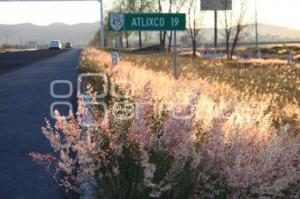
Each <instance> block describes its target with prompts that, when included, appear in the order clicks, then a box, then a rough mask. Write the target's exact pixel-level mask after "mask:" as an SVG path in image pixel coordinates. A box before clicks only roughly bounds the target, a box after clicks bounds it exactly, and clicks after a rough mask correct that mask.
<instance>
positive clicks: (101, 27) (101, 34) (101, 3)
mask: <svg viewBox="0 0 300 199" xmlns="http://www.w3.org/2000/svg"><path fill="white" fill-rule="evenodd" d="M99 3H100V40H99V41H100V48H104V37H105V35H104V20H103V0H99Z"/></svg>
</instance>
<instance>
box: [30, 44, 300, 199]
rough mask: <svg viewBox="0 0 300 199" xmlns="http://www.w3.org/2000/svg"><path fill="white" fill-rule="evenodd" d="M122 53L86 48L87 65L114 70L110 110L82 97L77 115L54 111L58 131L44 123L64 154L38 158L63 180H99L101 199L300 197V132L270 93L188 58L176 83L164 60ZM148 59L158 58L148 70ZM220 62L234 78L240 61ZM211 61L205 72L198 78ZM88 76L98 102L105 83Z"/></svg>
mask: <svg viewBox="0 0 300 199" xmlns="http://www.w3.org/2000/svg"><path fill="white" fill-rule="evenodd" d="M151 56H152V57H151ZM124 57H125V58H122V60H121V61H120V63H119V64H118V66H117V67H116V68H114V69H112V68H111V64H110V63H111V57H110V54H108V53H107V52H104V51H99V50H95V49H86V50H85V51H84V52H83V54H82V58H81V72H85V73H86V72H101V73H103V72H104V73H105V74H106V75H107V76H108V79H109V88H110V89H109V91H110V93H109V94H108V95H107V96H106V100H108V104H107V105H108V111H107V112H106V117H105V114H104V112H102V111H99V110H102V108H103V107H100V105H99V106H97V105H96V106H93V108H92V109H91V110H92V112H90V111H89V110H90V109H89V108H87V105H86V103H84V100H83V98H82V97H80V96H79V107H78V113H77V117H78V119H75V118H74V116H71V119H70V120H67V119H66V118H64V117H62V116H60V115H59V114H58V113H57V123H56V126H55V128H54V129H53V128H51V127H50V125H48V126H47V128H44V129H43V132H44V134H45V135H46V137H47V138H48V139H49V140H50V142H51V144H52V146H53V147H54V149H55V151H56V152H58V154H59V156H58V158H55V156H52V155H50V156H49V155H40V154H33V156H34V158H35V159H36V160H38V161H41V162H43V163H45V162H46V163H47V164H48V165H52V166H54V167H55V168H58V170H60V171H62V172H63V173H65V174H67V177H65V178H64V179H63V181H61V183H62V185H64V186H65V187H66V188H68V189H71V190H77V191H82V184H84V183H86V182H93V183H92V184H93V187H94V188H95V192H94V197H95V198H128V199H129V198H180V199H181V198H297V197H298V196H299V190H300V188H299V180H300V175H299V174H300V167H299V165H300V164H299V161H300V155H299V154H300V153H299V152H300V139H299V138H300V137H299V136H300V135H299V133H298V132H299V131H298V129H297V128H296V125H293V123H289V122H285V123H282V124H281V123H278V124H277V125H275V123H274V120H275V118H276V117H277V115H276V114H277V113H276V111H275V110H276V107H274V106H278V104H276V103H277V102H276V101H273V99H272V98H273V97H272V94H271V92H267V93H252V94H249V93H247V92H248V91H247V90H246V89H244V91H245V92H244V91H243V90H242V89H237V88H235V87H234V86H232V85H231V84H229V83H226V82H223V81H220V80H219V79H218V78H217V76H218V75H216V76H215V79H214V78H213V77H212V76H213V75H212V74H213V73H211V72H210V71H213V70H212V69H209V68H210V66H209V61H205V60H202V61H203V62H208V63H206V64H205V65H203V66H202V67H201V66H199V67H200V68H198V66H193V65H192V61H193V60H192V59H191V60H192V61H188V63H185V64H186V67H187V69H183V67H181V68H182V72H181V76H180V78H179V80H177V81H176V80H174V79H173V78H172V75H171V72H169V70H168V68H167V65H168V66H169V64H167V63H165V65H164V62H168V59H167V58H166V57H165V59H163V56H162V57H161V58H159V55H156V57H155V56H153V55H147V56H140V55H139V56H138V57H139V58H138V57H135V63H134V62H133V57H134V55H124ZM147 60H148V61H147ZM150 60H155V61H151V63H152V64H156V65H153V66H152V67H150ZM187 60H189V59H187ZM141 63H148V64H144V65H143V64H141ZM160 64H161V68H162V69H163V70H160V69H158V67H159V66H160ZM181 64H183V63H181ZM232 64H237V63H232ZM214 65H216V67H218V68H222V67H223V68H224V69H223V70H222V71H223V72H225V71H226V70H228V71H229V72H227V73H228V76H229V74H230V73H236V74H238V73H237V72H236V71H235V70H234V69H233V68H232V67H233V66H234V65H233V66H230V67H229V66H224V65H222V61H216V62H215V63H214ZM181 66H182V65H181ZM205 66H206V67H207V68H208V69H206V71H207V72H206V73H208V74H210V73H211V74H210V75H207V76H208V78H204V77H201V71H205V69H204V68H205ZM156 67H157V68H156ZM193 67H195V68H196V70H194V69H192V68H193ZM227 67H228V68H227ZM234 67H236V70H244V69H243V67H237V66H234ZM259 67H260V66H259ZM189 68H190V69H189ZM226 68H227V69H226ZM200 69H202V70H200ZM252 69H253V70H257V68H256V67H253V68H252ZM280 70H284V69H280ZM286 70H288V69H286ZM262 71H263V67H262V68H260V69H259V71H256V73H257V74H258V73H259V72H262ZM260 75H261V76H263V75H264V73H263V74H260ZM274 77H276V76H274ZM279 80H280V79H279ZM279 80H276V78H275V80H274V81H275V82H276V81H279ZM245 81H246V80H245ZM231 82H232V80H231ZM91 83H92V85H90V86H89V87H88V93H89V94H90V96H91V100H92V101H93V102H95V101H97V102H99V101H98V100H99V99H98V100H97V99H96V94H95V93H94V92H95V91H96V90H98V92H99V93H101V92H102V91H103V81H97V80H96V79H94V81H91ZM99 85H100V86H99ZM263 85H264V84H262V87H264V86H263ZM93 87H94V88H96V89H92V88H93ZM114 88H116V89H114ZM249 90H250V88H249ZM113 91H116V92H113ZM102 101H103V100H102ZM282 106H283V108H282V110H279V109H277V110H278V112H286V114H287V115H286V116H284V115H282V116H281V117H282V118H284V117H286V118H288V117H287V116H288V114H291V115H296V116H297V117H298V112H299V106H298V104H294V103H293V102H286V104H285V105H282ZM271 110H273V111H271ZM89 114H92V115H93V117H89V118H92V119H90V120H89V125H88V126H85V128H84V127H82V126H81V125H82V123H81V122H82V121H83V118H86V116H87V115H89ZM296 122H297V121H296V120H295V122H294V123H296Z"/></svg>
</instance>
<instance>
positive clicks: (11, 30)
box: [0, 22, 300, 46]
mask: <svg viewBox="0 0 300 199" xmlns="http://www.w3.org/2000/svg"><path fill="white" fill-rule="evenodd" d="M98 29H99V23H98V22H95V23H81V24H75V25H67V24H63V23H54V24H51V25H48V26H37V25H34V24H30V23H25V24H16V25H0V45H1V44H3V43H7V41H8V43H9V44H20V43H23V44H26V43H28V42H30V41H32V42H37V43H38V44H39V45H45V44H47V43H48V42H49V40H52V39H58V40H61V41H62V42H63V43H64V42H67V41H71V42H72V43H73V44H74V45H81V46H82V45H86V44H88V43H89V41H90V40H91V39H92V38H93V36H94V34H95V32H96V31H97V30H98ZM258 30H259V36H260V38H259V40H260V41H293V40H298V41H300V30H295V29H291V28H285V27H281V26H275V25H269V24H259V25H258ZM223 32H224V31H223V30H222V29H220V30H219V40H220V41H221V40H223V39H222V37H223V35H224V33H223ZM245 32H246V33H247V37H245V38H244V41H254V38H255V26H254V25H249V26H247V28H246V29H245ZM146 34H147V35H144V38H145V37H146V38H147V41H148V42H150V43H155V42H157V40H158V35H159V34H154V33H153V32H151V33H146ZM185 34H186V33H185V32H178V40H179V41H180V38H181V37H182V36H184V35H185ZM201 35H202V42H212V41H213V37H214V30H213V29H212V28H204V29H202V30H201ZM130 41H131V42H133V43H137V34H136V33H134V34H131V36H130Z"/></svg>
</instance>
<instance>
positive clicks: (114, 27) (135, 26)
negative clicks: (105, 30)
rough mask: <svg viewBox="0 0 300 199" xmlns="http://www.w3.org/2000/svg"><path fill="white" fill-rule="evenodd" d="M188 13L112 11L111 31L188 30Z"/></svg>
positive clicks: (110, 19)
mask: <svg viewBox="0 0 300 199" xmlns="http://www.w3.org/2000/svg"><path fill="white" fill-rule="evenodd" d="M185 25H186V15H185V14H181V13H179V14H173V13H137V14H136V13H110V14H109V30H110V31H164V30H166V31H167V30H170V31H171V30H174V31H175V30H176V31H184V30H186V27H185Z"/></svg>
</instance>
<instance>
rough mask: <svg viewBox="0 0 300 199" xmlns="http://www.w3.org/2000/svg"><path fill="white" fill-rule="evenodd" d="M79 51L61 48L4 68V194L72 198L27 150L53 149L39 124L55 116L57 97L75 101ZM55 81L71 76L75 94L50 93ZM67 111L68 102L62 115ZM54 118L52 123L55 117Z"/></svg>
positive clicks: (8, 198) (0, 141)
mask: <svg viewBox="0 0 300 199" xmlns="http://www.w3.org/2000/svg"><path fill="white" fill-rule="evenodd" d="M80 52H81V50H80V49H74V50H71V51H68V52H64V53H61V54H60V53H59V54H56V55H55V56H54V57H53V56H50V57H52V58H49V59H47V60H44V61H39V62H36V63H34V64H31V65H28V66H23V65H24V64H22V63H21V65H22V66H23V67H20V66H18V65H15V66H14V68H13V70H11V69H10V70H6V71H5V70H4V71H3V72H2V74H0V96H1V97H0V198H1V199H2V198H3V199H4V198H5V199H60V198H70V196H67V195H66V194H65V193H64V191H63V190H62V189H61V188H60V187H59V186H58V185H57V184H56V182H55V181H54V179H53V178H52V176H51V174H49V173H48V172H47V171H46V169H45V168H44V167H42V166H39V165H37V164H36V163H35V162H33V161H32V160H31V157H29V155H28V154H29V153H30V152H35V151H36V152H41V153H51V152H52V150H51V147H50V144H49V142H48V140H47V139H46V138H45V137H44V135H43V134H42V132H41V127H42V126H44V125H45V123H44V118H51V117H50V107H51V104H52V103H53V102H56V101H63V102H70V103H72V104H73V105H75V96H74V93H75V92H74V91H75V89H76V88H75V85H76V76H77V66H78V61H79V56H80ZM21 57H22V56H21ZM41 57H43V56H41ZM41 57H38V58H37V59H36V60H40V59H39V58H41ZM45 58H46V57H43V59H45ZM30 61H34V60H30ZM0 63H1V56H0ZM55 80H68V81H70V82H71V83H72V84H73V85H74V87H73V92H72V93H73V95H72V96H71V97H68V98H65V99H57V98H54V97H52V96H51V95H50V85H51V82H53V81H55ZM69 90H70V89H69V86H68V85H66V84H59V85H58V84H56V87H55V94H61V95H62V94H67V93H68V92H69ZM57 108H62V107H57ZM66 110H67V108H66V107H64V110H62V112H63V114H65V113H66V112H67V111H66ZM51 122H52V124H53V122H54V121H53V120H51ZM72 198H74V196H73V197H72Z"/></svg>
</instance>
